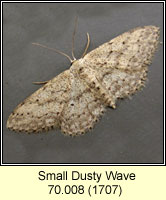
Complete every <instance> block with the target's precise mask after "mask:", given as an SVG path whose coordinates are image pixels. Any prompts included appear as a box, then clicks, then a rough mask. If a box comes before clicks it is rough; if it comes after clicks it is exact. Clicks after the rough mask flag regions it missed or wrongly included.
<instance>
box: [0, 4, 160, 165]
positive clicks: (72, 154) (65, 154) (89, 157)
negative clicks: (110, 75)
mask: <svg viewBox="0 0 166 200" xmlns="http://www.w3.org/2000/svg"><path fill="white" fill-rule="evenodd" d="M76 16H78V30H77V34H76V44H75V54H76V57H77V58H79V57H80V56H81V54H82V52H83V50H84V48H85V44H86V32H89V34H90V36H91V45H90V48H89V51H90V50H92V49H94V48H96V47H97V46H99V45H100V44H102V43H104V42H107V41H108V40H110V39H112V38H114V37H116V36H117V35H119V34H121V33H123V32H125V31H128V30H129V29H131V28H135V27H137V26H144V25H156V26H159V27H160V28H161V38H160V41H162V37H163V35H162V33H163V4H162V3H4V4H3V162H4V163H161V162H163V57H162V56H163V49H162V48H163V45H160V46H159V49H158V51H157V53H156V54H155V57H154V60H153V63H152V65H151V66H150V68H149V73H148V81H147V84H146V87H145V88H144V89H143V91H141V92H138V93H137V94H136V95H135V96H133V98H132V100H129V99H126V100H123V101H119V102H118V107H117V109H116V110H112V109H108V111H107V112H106V113H105V115H104V116H103V118H102V119H101V121H100V122H99V123H98V124H97V125H96V126H95V128H94V129H93V130H92V131H91V132H88V133H87V134H85V135H83V136H81V137H75V138H71V137H65V136H64V135H63V134H61V132H60V131H58V130H54V131H50V132H48V133H41V134H36V135H35V134H31V135H27V134H24V133H21V134H18V133H15V132H11V131H9V130H7V129H6V121H7V118H8V116H9V114H10V113H11V112H12V111H13V109H14V108H15V107H16V106H17V104H18V103H20V102H21V101H23V100H24V99H25V98H26V97H27V96H29V95H30V94H31V93H33V92H34V91H36V90H37V89H38V88H39V87H40V86H36V85H33V84H32V82H33V81H45V80H49V79H51V78H53V77H54V76H56V75H58V74H59V73H61V72H63V71H64V70H66V69H68V68H69V66H70V63H69V61H68V60H67V59H66V58H65V57H63V56H61V55H58V54H56V53H54V52H51V51H49V50H46V49H43V48H40V47H37V46H33V45H32V44H31V43H32V42H39V43H41V44H45V45H48V46H49V47H55V48H58V49H59V50H62V51H64V52H66V53H67V54H69V55H71V43H72V32H73V27H74V21H75V17H76Z"/></svg>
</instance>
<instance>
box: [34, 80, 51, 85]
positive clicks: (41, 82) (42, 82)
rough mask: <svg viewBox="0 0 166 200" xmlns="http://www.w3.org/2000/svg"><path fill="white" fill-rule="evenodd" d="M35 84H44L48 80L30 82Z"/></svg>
mask: <svg viewBox="0 0 166 200" xmlns="http://www.w3.org/2000/svg"><path fill="white" fill-rule="evenodd" d="M32 83H33V84H35V85H44V84H46V83H48V81H40V82H32Z"/></svg>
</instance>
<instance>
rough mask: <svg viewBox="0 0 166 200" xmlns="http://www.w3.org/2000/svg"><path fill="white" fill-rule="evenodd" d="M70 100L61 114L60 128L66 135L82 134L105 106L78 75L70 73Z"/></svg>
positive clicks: (93, 122) (97, 117)
mask: <svg viewBox="0 0 166 200" xmlns="http://www.w3.org/2000/svg"><path fill="white" fill-rule="evenodd" d="M70 80H71V91H70V100H69V102H68V103H67V104H65V106H64V108H63V112H62V115H61V130H62V132H64V133H65V134H67V135H72V136H75V135H80V134H84V133H85V132H86V131H88V130H89V129H92V128H93V126H94V124H95V122H97V121H98V120H99V117H100V116H101V115H102V114H103V113H104V110H105V106H104V105H102V103H101V101H100V99H97V97H95V96H94V94H93V93H92V92H91V90H90V88H89V87H88V86H87V85H86V83H85V82H84V81H83V80H81V79H80V78H79V76H76V75H73V74H72V73H71V79H70Z"/></svg>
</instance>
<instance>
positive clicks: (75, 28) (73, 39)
mask: <svg viewBox="0 0 166 200" xmlns="http://www.w3.org/2000/svg"><path fill="white" fill-rule="evenodd" d="M77 24H78V16H77V17H76V18H75V25H74V31H73V35H72V57H73V59H74V60H76V58H75V56H74V42H75V34H76V30H77Z"/></svg>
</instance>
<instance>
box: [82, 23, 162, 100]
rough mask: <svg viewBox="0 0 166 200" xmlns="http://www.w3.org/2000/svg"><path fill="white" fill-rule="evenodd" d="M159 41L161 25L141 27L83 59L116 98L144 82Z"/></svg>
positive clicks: (113, 98) (135, 88) (138, 87)
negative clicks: (159, 26)
mask: <svg viewBox="0 0 166 200" xmlns="http://www.w3.org/2000/svg"><path fill="white" fill-rule="evenodd" d="M158 43H159V28H158V27H155V26H144V27H138V28H136V29H133V30H131V31H129V32H126V33H123V34H122V35H120V36H118V37H116V38H114V39H112V40H110V41H109V42H107V43H104V44H103V45H101V46H99V47H98V48H96V49H95V50H93V51H91V52H90V53H88V54H87V55H86V56H85V57H84V58H83V62H84V65H85V66H87V67H90V68H92V69H94V70H95V71H96V73H97V79H98V80H99V82H100V83H101V84H102V85H103V86H104V87H105V88H106V89H107V90H108V94H110V96H111V98H112V101H113V100H114V101H116V99H117V98H124V97H126V96H129V95H131V94H134V93H135V92H136V91H137V90H139V89H140V88H141V87H142V86H143V85H144V82H145V80H146V76H147V70H148V65H149V64H150V63H151V60H152V57H153V55H154V52H155V51H156V49H157V46H158Z"/></svg>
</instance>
